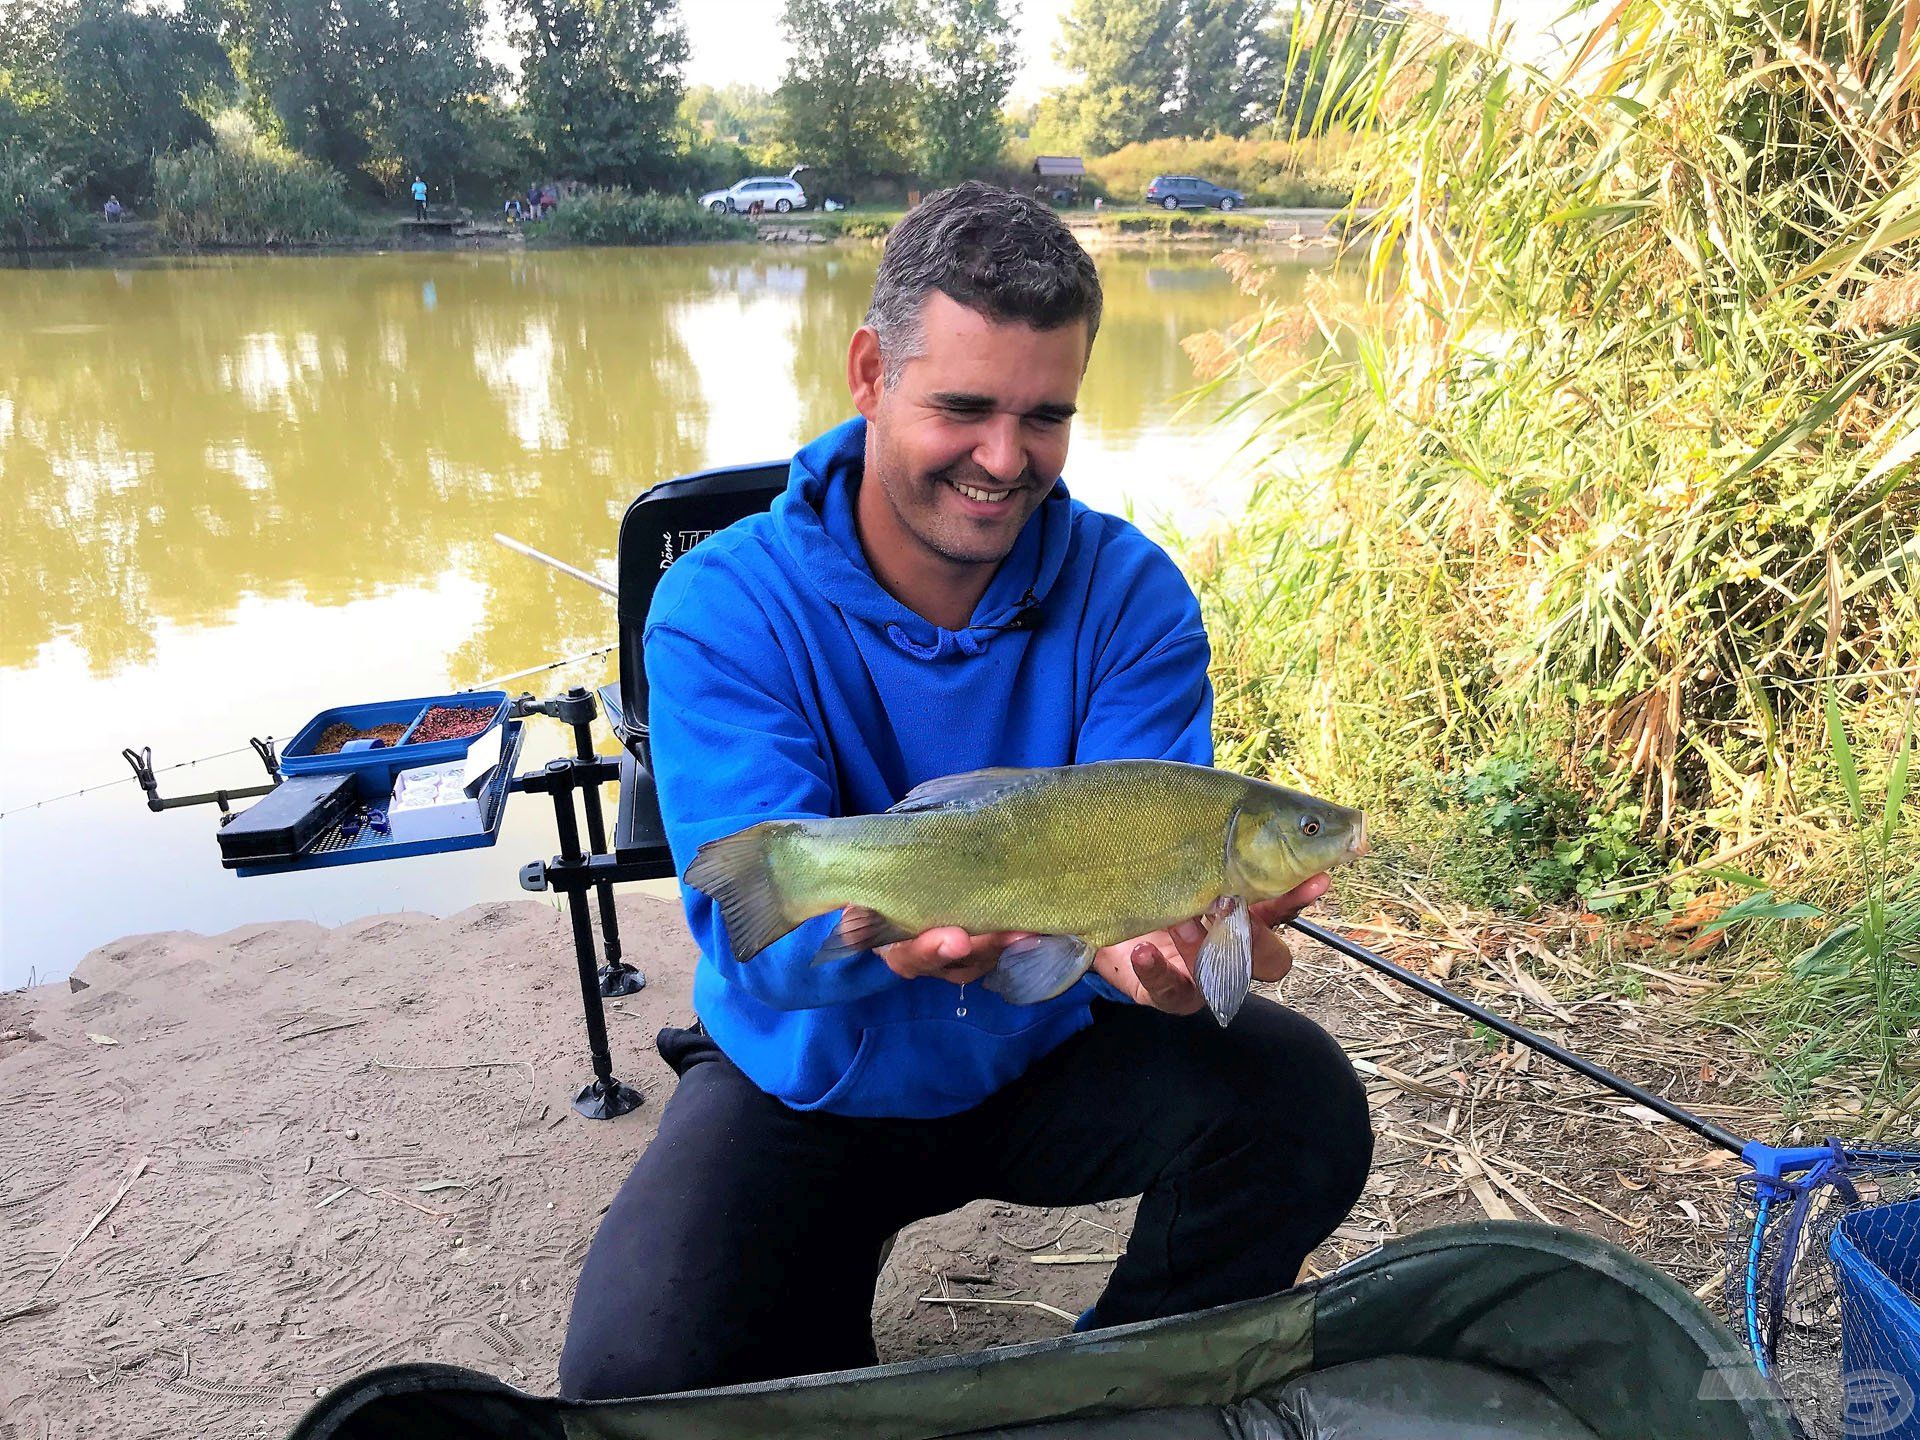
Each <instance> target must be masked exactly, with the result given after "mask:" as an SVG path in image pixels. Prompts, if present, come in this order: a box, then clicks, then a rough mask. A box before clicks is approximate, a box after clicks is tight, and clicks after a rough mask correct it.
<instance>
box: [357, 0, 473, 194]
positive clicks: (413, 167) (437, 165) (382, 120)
mask: <svg viewBox="0 0 1920 1440" xmlns="http://www.w3.org/2000/svg"><path fill="white" fill-rule="evenodd" d="M391 3H393V10H392V12H391V17H390V24H389V28H388V30H387V34H386V43H385V46H384V48H383V53H382V54H381V55H380V56H379V57H378V59H377V61H376V65H377V73H378V75H379V84H378V85H377V86H376V88H375V90H374V94H373V97H372V100H373V103H372V107H371V109H372V113H371V117H370V118H371V128H372V133H373V137H374V151H375V154H374V162H375V164H376V165H377V166H378V167H379V169H380V170H381V171H382V172H384V173H382V174H381V175H380V178H381V179H382V180H383V182H385V184H386V187H387V188H388V189H389V190H393V189H396V188H398V187H399V186H400V185H402V184H404V183H406V182H407V181H408V180H411V179H412V177H413V176H414V175H415V174H421V175H425V176H428V177H430V178H431V179H433V180H434V181H435V182H436V183H437V184H447V183H449V182H450V181H452V179H453V177H455V176H456V175H458V174H460V173H461V172H463V171H466V172H470V171H472V170H473V169H475V168H484V163H483V164H482V165H481V166H476V164H475V162H476V161H477V160H483V155H482V152H483V151H488V150H490V149H492V148H495V147H493V146H491V145H490V144H489V143H488V142H489V141H490V140H491V138H492V136H493V134H494V132H495V131H496V130H498V129H499V128H500V127H499V123H498V119H497V116H496V114H495V113H494V112H495V109H496V107H495V106H494V105H493V103H492V101H491V99H490V96H489V92H490V91H491V90H493V88H494V87H495V85H496V84H497V82H498V81H499V78H500V72H499V67H498V66H496V65H494V64H493V62H492V61H490V60H488V59H487V58H486V57H485V55H484V54H482V52H481V49H480V37H481V34H482V32H483V31H484V29H485V26H486V19H487V16H486V8H485V4H484V0H391Z"/></svg>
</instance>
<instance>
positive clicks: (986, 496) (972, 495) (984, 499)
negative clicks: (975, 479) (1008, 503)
mask: <svg viewBox="0 0 1920 1440" xmlns="http://www.w3.org/2000/svg"><path fill="white" fill-rule="evenodd" d="M947 483H948V484H949V485H951V486H953V488H954V489H956V490H958V491H959V492H960V493H961V494H962V495H964V496H966V497H967V499H969V500H978V501H979V502H980V503H981V504H983V505H997V504H999V503H1000V502H1001V501H1002V500H1004V499H1006V498H1007V497H1008V496H1009V495H1011V494H1013V491H1011V490H982V489H981V488H980V487H979V486H977V485H968V484H965V483H963V482H962V481H959V480H949V481H948V482H947Z"/></svg>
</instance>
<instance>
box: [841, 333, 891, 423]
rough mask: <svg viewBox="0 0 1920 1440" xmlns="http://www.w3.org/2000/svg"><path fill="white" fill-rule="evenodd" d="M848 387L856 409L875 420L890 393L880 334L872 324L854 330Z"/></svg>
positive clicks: (849, 353) (849, 351)
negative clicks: (886, 394)
mask: <svg viewBox="0 0 1920 1440" xmlns="http://www.w3.org/2000/svg"><path fill="white" fill-rule="evenodd" d="M847 389H848V391H849V392H850V393H851V394H852V395H853V408H854V409H856V410H858V411H859V412H860V413H861V414H862V415H864V416H865V417H866V418H867V419H868V420H869V421H871V420H872V419H873V418H874V416H875V415H876V414H877V413H878V411H879V409H880V398H881V396H882V395H884V394H885V393H886V364H885V362H884V361H883V360H882V359H881V358H880V337H879V336H878V335H876V334H874V333H873V329H872V327H870V326H867V325H862V326H861V327H860V328H859V329H858V330H856V331H854V332H853V341H852V343H851V344H849V345H848V346H847Z"/></svg>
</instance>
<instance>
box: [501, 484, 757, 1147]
mask: <svg viewBox="0 0 1920 1440" xmlns="http://www.w3.org/2000/svg"><path fill="white" fill-rule="evenodd" d="M787 469H788V467H787V462H786V461H784V460H782V461H778V462H773V463H768V464H763V465H735V466H729V467H727V468H725V469H719V470H703V471H700V472H699V473H697V474H693V475H682V476H680V477H678V478H676V479H673V480H664V481H662V482H661V483H660V484H658V485H655V486H654V487H653V488H652V489H650V490H648V491H646V492H645V493H644V494H643V495H641V496H640V497H639V498H638V499H637V500H635V501H634V502H633V503H632V504H631V505H629V506H628V507H627V513H626V515H625V517H624V518H623V519H622V520H621V522H620V550H619V557H618V565H619V572H620V577H619V599H618V606H617V612H618V625H619V631H618V639H619V653H620V679H619V681H618V683H616V684H613V685H606V686H603V687H601V689H600V691H599V704H600V705H601V706H604V707H605V709H606V712H607V719H608V722H609V723H610V724H611V725H612V727H613V733H614V735H615V737H616V738H617V739H618V740H619V741H620V756H619V759H618V760H611V759H607V758H605V757H603V756H599V755H596V754H595V753H594V749H593V741H592V736H591V725H592V721H593V717H594V713H595V708H596V707H595V700H594V695H593V693H592V692H590V691H588V690H585V689H581V688H577V687H576V688H575V689H573V690H571V691H569V692H567V694H565V695H562V696H559V697H557V698H556V699H554V700H551V701H546V702H543V703H542V704H539V705H530V706H528V707H527V708H528V709H530V710H535V711H538V712H540V713H542V714H548V715H551V716H553V718H555V719H557V720H560V721H561V722H562V723H564V724H568V725H571V726H572V727H573V731H574V736H575V749H576V752H577V753H576V754H575V756H574V757H573V758H572V759H563V760H554V761H551V762H549V764H548V765H547V768H546V770H545V771H543V772H536V773H534V774H531V775H523V776H521V777H520V778H519V779H518V780H517V781H516V782H515V786H516V788H518V789H522V790H530V791H536V792H542V793H547V794H551V795H552V796H553V797H554V818H555V824H556V828H557V829H558V831H559V837H560V854H559V855H557V856H555V857H554V858H553V859H552V860H548V861H541V860H536V861H534V862H532V863H531V864H529V865H526V866H524V867H523V868H522V869H521V871H520V884H521V887H522V888H523V889H527V890H533V891H541V890H552V891H555V892H557V893H559V894H563V895H565V896H566V897H567V909H568V913H569V918H570V919H571V921H572V925H573V948H574V958H575V959H576V961H577V962H578V963H579V968H580V989H581V994H582V997H583V1001H584V1004H585V1009H586V1024H587V1048H588V1050H589V1052H590V1053H591V1054H592V1057H593V1073H594V1079H593V1081H592V1083H591V1084H589V1085H587V1086H586V1087H585V1088H583V1089H582V1090H581V1091H580V1093H579V1094H578V1095H576V1096H575V1097H574V1101H573V1108H574V1109H575V1110H577V1111H579V1112H580V1113H581V1114H582V1115H585V1116H586V1117H587V1118H589V1119H593V1120H610V1119H612V1118H614V1117H615V1116H618V1115H624V1114H626V1113H627V1112H628V1111H630V1110H633V1109H635V1108H636V1107H637V1106H638V1105H639V1104H640V1095H639V1093H638V1092H637V1091H635V1090H634V1089H633V1088H632V1087H631V1086H628V1085H623V1084H621V1083H620V1081H618V1080H616V1079H615V1078H614V1076H613V1062H612V1058H611V1056H610V1055H609V1053H608V1049H607V1024H606V1011H605V1008H604V1007H603V1006H602V1005H601V1003H600V1002H601V997H602V996H606V995H627V994H631V993H632V992H634V991H635V990H638V989H639V988H640V987H641V986H642V985H644V984H645V983H646V981H645V978H644V977H643V976H642V975H641V974H640V973H639V972H638V971H637V970H635V969H634V968H633V967H632V966H631V965H628V964H626V963H624V962H623V961H622V960H621V958H620V930H619V925H618V922H617V921H616V919H615V917H614V910H613V887H614V886H615V885H616V884H620V883H623V882H626V881H630V880H667V879H672V878H674V876H675V870H674V865H673V856H672V854H671V852H670V851H669V850H668V849H667V837H666V830H665V827H664V826H663V825H662V824H661V822H660V797H659V794H658V792H657V791H656V790H655V788H654V783H653V764H652V754H651V751H650V749H649V747H648V743H647V672H646V664H645V657H644V655H643V654H642V645H643V643H644V640H645V633H646V623H647V610H648V607H649V606H651V605H652V603H653V592H654V590H655V588H656V587H657V586H658V585H659V584H660V576H661V574H662V573H663V572H664V571H665V570H666V568H667V567H668V566H669V565H671V564H673V562H674V561H676V560H678V559H679V558H680V557H681V556H683V555H685V554H686V553H687V551H688V550H690V549H692V548H693V547H694V546H695V545H697V544H699V542H700V541H702V540H704V539H706V538H707V536H709V535H711V534H713V533H714V532H715V531H717V530H724V529H725V528H726V527H727V526H729V525H731V524H733V522H734V521H736V520H741V519H744V518H745V517H747V516H748V515H756V514H758V513H760V512H761V511H763V510H765V509H766V508H767V507H768V506H770V505H771V504H772V503H773V499H774V497H775V496H776V495H778V494H779V493H780V492H781V491H782V490H784V489H785V488H786V484H787ZM528 698H529V700H530V699H531V697H528ZM609 780H617V781H619V787H620V788H619V800H618V802H617V805H616V808H615V811H614V826H613V845H612V847H611V849H609V848H608V846H607V840H606V830H605V827H604V825H603V823H602V819H601V811H600V786H601V785H602V784H604V783H605V782H606V781H609ZM576 791H578V792H579V793H580V796H581V801H582V805H583V807H584V809H585V812H586V822H587V827H586V828H587V835H586V840H587V843H586V845H585V846H582V844H581V837H580V827H579V823H578V820H577V818H576V816H575V813H574V805H573V795H574V793H575V792H576ZM588 890H593V891H594V892H595V894H596V897H597V899H598V901H599V910H600V937H601V943H602V951H603V954H604V955H605V957H606V959H605V963H604V964H602V965H601V966H600V967H599V969H598V971H597V973H596V970H595V967H594V958H593V931H592V926H591V924H590V922H589V920H588V915H587V898H586V892H587V891H588Z"/></svg>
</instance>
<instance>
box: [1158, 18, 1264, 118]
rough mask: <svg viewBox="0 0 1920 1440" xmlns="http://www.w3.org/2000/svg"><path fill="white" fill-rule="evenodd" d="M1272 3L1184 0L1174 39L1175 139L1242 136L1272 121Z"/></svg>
mask: <svg viewBox="0 0 1920 1440" xmlns="http://www.w3.org/2000/svg"><path fill="white" fill-rule="evenodd" d="M1272 9H1273V6H1272V3H1271V0H1186V13H1185V14H1184V15H1183V16H1182V17H1181V19H1180V28H1179V32H1178V34H1177V36H1176V42H1175V44H1176V49H1177V52H1178V55H1179V73H1178V75H1177V77H1176V81H1175V90H1174V93H1173V95H1172V96H1171V97H1170V99H1171V100H1172V108H1171V111H1170V112H1169V115H1168V124H1169V127H1170V128H1171V130H1172V132H1173V133H1174V134H1177V135H1194V136H1204V135H1244V134H1246V133H1247V130H1248V129H1249V128H1250V127H1251V126H1254V125H1257V124H1260V123H1262V122H1271V121H1272V119H1273V115H1274V96H1273V94H1272V88H1271V86H1270V84H1269V79H1270V76H1271V73H1272V72H1273V70H1274V68H1275V59H1276V54H1275V51H1276V45H1277V46H1278V47H1279V55H1280V56H1282V57H1284V55H1285V53H1286V50H1285V45H1286V38H1285V37H1286V33H1287V32H1286V31H1285V30H1282V31H1281V32H1280V33H1279V36H1278V38H1277V39H1276V35H1275V32H1274V30H1273V29H1272V28H1270V26H1269V20H1270V18H1271V14H1272Z"/></svg>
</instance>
